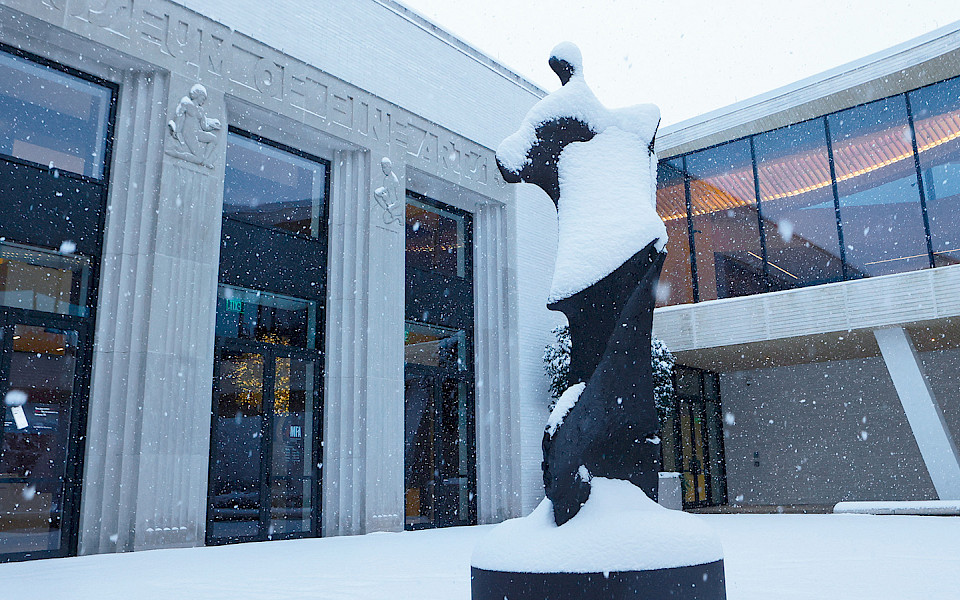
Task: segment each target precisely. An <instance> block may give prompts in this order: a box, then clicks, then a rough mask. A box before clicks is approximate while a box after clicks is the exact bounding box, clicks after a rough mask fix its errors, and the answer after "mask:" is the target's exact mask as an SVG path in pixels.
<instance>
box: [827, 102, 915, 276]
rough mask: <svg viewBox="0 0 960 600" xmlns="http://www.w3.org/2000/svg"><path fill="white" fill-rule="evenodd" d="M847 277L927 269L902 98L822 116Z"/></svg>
mask: <svg viewBox="0 0 960 600" xmlns="http://www.w3.org/2000/svg"><path fill="white" fill-rule="evenodd" d="M827 122H828V125H829V127H830V138H831V143H832V145H833V160H834V165H835V169H836V178H837V191H838V194H839V198H840V217H841V219H842V224H843V243H844V245H845V247H846V259H847V265H848V269H847V277H848V278H850V277H858V276H864V275H869V276H873V275H886V274H888V273H902V272H905V271H914V270H917V269H923V268H925V267H928V266H929V264H930V263H929V257H928V254H927V245H926V236H925V233H924V228H923V216H922V213H921V210H920V195H919V188H918V186H917V172H916V168H915V166H914V162H913V149H912V144H911V138H910V128H909V124H908V122H907V109H906V103H905V102H904V97H903V96H893V97H891V98H887V99H884V100H879V101H877V102H871V103H870V104H865V105H863V106H857V107H854V108H851V109H848V110H845V111H841V112H839V113H834V114H832V115H829V116H828V117H827Z"/></svg>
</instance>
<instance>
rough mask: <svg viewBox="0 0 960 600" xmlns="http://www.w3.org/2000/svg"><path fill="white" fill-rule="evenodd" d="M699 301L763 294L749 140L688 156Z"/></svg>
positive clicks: (761, 259)
mask: <svg viewBox="0 0 960 600" xmlns="http://www.w3.org/2000/svg"><path fill="white" fill-rule="evenodd" d="M685 160H686V170H687V173H688V175H689V176H690V178H691V179H690V204H691V209H692V211H693V237H694V248H695V250H696V260H697V283H698V290H699V295H700V297H699V299H700V300H714V299H716V298H729V297H732V296H746V295H749V294H758V293H760V292H764V291H766V286H765V281H764V276H763V256H762V252H761V250H760V233H759V230H760V225H759V222H758V219H757V200H756V190H755V187H754V182H753V163H752V160H751V158H750V142H749V140H739V141H736V142H731V143H729V144H724V145H722V146H717V147H715V148H710V149H707V150H702V151H700V152H695V153H693V154H690V155H688V156H686V158H685Z"/></svg>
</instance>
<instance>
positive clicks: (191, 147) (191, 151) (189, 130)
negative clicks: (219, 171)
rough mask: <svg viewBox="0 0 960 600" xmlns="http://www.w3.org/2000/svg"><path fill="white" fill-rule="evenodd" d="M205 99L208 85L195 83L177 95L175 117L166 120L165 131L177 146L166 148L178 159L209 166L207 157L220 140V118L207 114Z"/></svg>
mask: <svg viewBox="0 0 960 600" xmlns="http://www.w3.org/2000/svg"><path fill="white" fill-rule="evenodd" d="M206 101H207V88H205V87H203V86H202V85H201V84H199V83H197V84H194V86H193V87H191V88H190V93H189V95H187V96H184V97H183V98H180V103H179V104H177V110H176V116H175V118H173V119H171V120H169V121H167V130H168V131H169V132H170V136H171V137H172V138H173V139H174V140H175V141H176V143H177V145H176V146H175V147H174V148H172V149H170V150H168V151H169V153H170V154H172V155H173V156H176V157H178V158H182V159H184V160H187V161H190V162H192V163H196V164H198V165H204V166H205V167H208V168H210V169H212V168H213V164H212V163H211V162H210V157H211V156H212V155H213V151H214V150H216V148H217V143H218V142H219V141H220V134H219V131H220V129H221V128H222V125H221V123H220V119H213V118H210V117H208V116H207V114H206V109H205V108H204V106H203V104H204V103H205V102H206Z"/></svg>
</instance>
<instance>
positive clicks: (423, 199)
mask: <svg viewBox="0 0 960 600" xmlns="http://www.w3.org/2000/svg"><path fill="white" fill-rule="evenodd" d="M407 198H410V199H413V200H415V201H416V202H418V203H420V204H425V205H427V206H432V207H434V208H438V209H440V210H443V211H446V212H450V213H453V214H455V215H457V216H460V217H464V246H465V247H466V248H467V249H468V251H467V252H466V254H465V256H464V273H465V276H463V277H460V276H458V275H447V274H444V273H440V272H437V271H431V270H428V269H421V268H417V267H411V266H408V265H407V263H406V245H404V288H405V290H404V297H405V302H404V322H405V323H407V322H410V323H414V324H423V325H428V326H439V327H442V328H447V329H460V330H463V331H464V338H465V345H466V349H467V351H466V366H467V369H466V371H465V373H455V372H453V371H447V372H444V371H442V370H440V371H438V372H439V373H441V374H443V375H447V376H451V377H457V378H459V379H460V380H461V381H463V382H464V383H465V384H466V388H467V402H468V404H469V408H468V411H467V417H468V418H467V435H468V437H469V440H468V443H469V454H470V460H469V469H468V474H469V481H468V483H467V485H468V490H469V502H468V521H469V522H468V523H467V524H468V525H476V524H477V523H478V515H479V510H478V481H477V460H478V457H477V429H476V424H477V415H476V412H477V392H476V379H477V377H476V349H475V344H476V334H475V329H476V324H475V323H476V300H475V298H474V289H475V288H474V286H475V285H476V282H475V279H476V278H475V277H474V256H473V253H474V250H475V247H474V222H473V221H474V215H473V213H471V212H469V211H466V210H463V209H461V208H457V207H456V206H452V205H450V204H447V203H445V202H442V201H440V200H436V199H435V198H432V197H430V196H426V195H424V194H420V193H417V192H414V191H412V190H407V191H406V195H405V197H404V215H406V199H407ZM403 223H404V227H406V217H404V221H403ZM424 286H425V287H427V288H429V291H428V293H427V294H426V295H425V297H421V296H420V295H419V294H417V293H416V292H417V291H418V290H419V289H420V288H422V287H424ZM441 288H444V289H450V288H453V289H454V291H453V292H452V293H450V294H449V295H445V294H443V293H442V292H440V291H439V290H440V289H441ZM430 297H432V298H433V301H431V299H430ZM463 297H467V298H469V301H470V304H469V306H470V314H469V319H463V318H462V317H463V315H462V314H460V311H456V312H455V313H454V314H452V315H445V314H444V310H443V308H440V310H436V311H433V312H431V310H432V309H434V308H436V307H437V302H436V300H437V299H441V300H440V301H439V303H440V305H441V306H443V305H446V304H447V303H446V300H447V299H449V300H451V304H452V303H455V302H456V299H457V298H463ZM424 309H425V310H424ZM437 313H439V314H440V318H434V317H436V315H437ZM425 314H427V315H428V316H427V318H424V315H425ZM422 371H424V369H423V368H421V367H417V366H413V365H408V364H407V363H405V364H404V380H405V381H406V378H407V375H408V374H411V375H414V374H418V373H421V372H422ZM404 415H406V410H404ZM404 460H406V456H404ZM405 519H406V518H405V517H404V529H405V530H418V529H429V528H433V527H436V526H437V525H436V524H434V525H407V524H406V522H405Z"/></svg>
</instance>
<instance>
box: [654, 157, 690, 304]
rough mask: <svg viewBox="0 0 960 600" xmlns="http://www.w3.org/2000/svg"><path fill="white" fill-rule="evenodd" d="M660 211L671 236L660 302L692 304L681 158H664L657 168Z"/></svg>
mask: <svg viewBox="0 0 960 600" xmlns="http://www.w3.org/2000/svg"><path fill="white" fill-rule="evenodd" d="M657 214H658V215H660V218H661V219H663V224H664V225H665V226H666V228H667V237H668V238H669V240H668V241H667V258H666V260H665V261H664V263H663V271H662V272H661V273H660V283H659V286H658V288H657V306H670V305H673V304H688V303H690V302H693V284H692V282H691V279H690V237H689V234H688V232H689V227H688V226H687V199H686V194H685V192H684V184H683V165H682V161H681V160H669V161H664V162H662V163H660V166H659V168H658V169H657Z"/></svg>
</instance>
